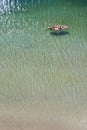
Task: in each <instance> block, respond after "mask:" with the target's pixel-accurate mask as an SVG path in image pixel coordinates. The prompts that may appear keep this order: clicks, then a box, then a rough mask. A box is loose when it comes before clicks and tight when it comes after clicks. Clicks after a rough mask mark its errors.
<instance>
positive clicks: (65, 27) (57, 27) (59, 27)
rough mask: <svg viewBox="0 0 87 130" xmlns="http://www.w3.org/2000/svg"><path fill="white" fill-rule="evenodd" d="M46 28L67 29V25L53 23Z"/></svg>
mask: <svg viewBox="0 0 87 130" xmlns="http://www.w3.org/2000/svg"><path fill="white" fill-rule="evenodd" d="M48 29H49V30H54V31H60V30H65V29H68V26H66V25H54V26H49V27H48Z"/></svg>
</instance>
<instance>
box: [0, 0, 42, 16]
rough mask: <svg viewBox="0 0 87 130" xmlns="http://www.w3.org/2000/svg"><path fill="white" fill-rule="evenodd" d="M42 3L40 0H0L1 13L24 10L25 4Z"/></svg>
mask: <svg viewBox="0 0 87 130" xmlns="http://www.w3.org/2000/svg"><path fill="white" fill-rule="evenodd" d="M34 2H37V3H40V0H35V1H34V0H0V14H3V13H11V12H13V11H17V10H24V7H23V5H27V4H33V3H34Z"/></svg>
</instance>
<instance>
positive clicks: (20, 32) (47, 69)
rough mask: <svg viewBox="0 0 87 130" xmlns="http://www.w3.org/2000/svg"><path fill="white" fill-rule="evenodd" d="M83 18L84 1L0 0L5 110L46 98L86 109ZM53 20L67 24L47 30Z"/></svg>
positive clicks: (0, 96) (86, 21)
mask: <svg viewBox="0 0 87 130" xmlns="http://www.w3.org/2000/svg"><path fill="white" fill-rule="evenodd" d="M84 3H85V4H84ZM86 17H87V3H86V1H85V0H84V1H83V2H82V1H81V0H80V1H69V0H68V1H66V0H62V1H61V0H60V1H58V0H35V1H32V0H31V1H27V0H26V1H23V2H21V1H16V2H14V1H12V2H11V3H10V4H9V2H8V3H3V4H2V3H1V1H0V104H1V105H2V106H4V109H5V107H6V106H8V107H9V106H11V107H12V106H14V107H16V106H26V107H27V106H28V105H31V104H38V105H41V104H43V103H45V102H46V103H47V104H48V106H49V105H50V104H51V103H52V104H55V105H56V106H57V105H58V107H59V104H60V105H61V104H63V106H64V104H65V106H66V104H67V105H72V106H73V107H74V108H75V110H76V109H77V108H78V109H79V111H80V110H81V109H82V110H84V112H86V111H87V110H86V109H87V29H86V26H87V18H86ZM54 24H65V25H68V26H69V29H68V30H66V31H65V32H61V33H55V32H50V31H49V30H48V29H47V27H48V26H49V25H54ZM55 105H54V106H55Z"/></svg>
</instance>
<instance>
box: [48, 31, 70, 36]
mask: <svg viewBox="0 0 87 130" xmlns="http://www.w3.org/2000/svg"><path fill="white" fill-rule="evenodd" d="M50 34H51V35H54V36H64V35H69V32H68V31H61V32H58V31H52V32H50Z"/></svg>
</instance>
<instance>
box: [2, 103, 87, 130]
mask: <svg viewBox="0 0 87 130" xmlns="http://www.w3.org/2000/svg"><path fill="white" fill-rule="evenodd" d="M80 110H81V109H80ZM0 130H87V113H86V112H84V111H79V109H74V110H73V109H72V107H71V106H70V108H69V106H65V105H60V106H53V105H52V104H51V105H49V106H48V105H46V106H44V105H40V106H39V107H38V106H32V107H31V106H29V107H28V108H27V109H26V108H23V107H22V108H18V107H17V108H9V109H6V108H3V109H2V110H1V109H0Z"/></svg>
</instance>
